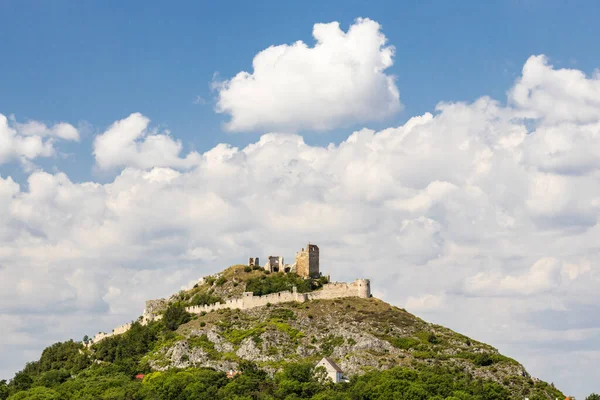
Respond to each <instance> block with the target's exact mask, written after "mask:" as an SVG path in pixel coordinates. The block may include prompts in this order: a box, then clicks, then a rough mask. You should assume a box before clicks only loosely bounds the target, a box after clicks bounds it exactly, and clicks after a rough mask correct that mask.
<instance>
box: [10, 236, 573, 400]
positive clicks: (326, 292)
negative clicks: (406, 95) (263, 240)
mask: <svg viewBox="0 0 600 400" xmlns="http://www.w3.org/2000/svg"><path fill="white" fill-rule="evenodd" d="M334 382H335V383H334ZM337 382H339V383H337ZM3 391H4V393H5V394H6V396H4V397H2V396H3V395H2V393H3ZM9 394H10V397H9V398H10V399H11V400H13V399H38V398H40V399H41V398H43V399H47V398H48V399H53V398H56V399H63V398H64V399H86V398H89V399H97V398H101V399H204V398H206V399H208V398H210V399H229V398H238V399H297V398H320V399H392V398H393V399H423V400H425V399H438V400H439V399H445V400H456V399H459V400H461V399H463V400H464V399H473V400H475V399H477V400H479V399H498V400H500V399H513V398H514V399H522V398H524V397H527V398H529V399H532V400H533V399H544V400H545V399H550V400H552V399H555V398H564V396H563V395H562V393H560V391H559V390H557V389H556V388H554V386H553V385H550V384H547V383H545V382H543V381H540V380H538V379H535V378H533V377H531V376H530V375H529V374H528V373H527V371H526V370H525V368H524V367H523V366H522V365H521V364H519V363H518V362H517V361H515V360H513V359H511V358H508V357H505V356H503V355H501V354H500V353H499V352H498V351H497V350H496V349H495V348H493V347H492V346H489V345H487V344H484V343H481V342H478V341H476V340H473V339H470V338H468V337H466V336H464V335H461V334H459V333H456V332H453V331H451V330H450V329H447V328H444V327H442V326H439V325H435V324H431V323H427V322H425V321H423V320H421V319H419V318H417V317H416V316H414V315H412V314H410V313H408V312H407V311H406V310H404V309H401V308H398V307H395V306H392V305H390V304H387V303H385V302H383V301H382V300H379V299H376V298H374V297H372V295H371V287H370V281H369V280H368V279H357V280H356V281H354V282H352V283H340V282H330V279H329V277H328V276H323V275H322V274H321V272H320V271H319V261H318V247H317V246H316V245H310V244H309V246H307V247H306V250H305V249H302V251H301V252H299V253H298V254H297V256H296V262H295V263H294V264H292V265H287V264H284V262H283V258H282V257H279V256H276V257H273V256H270V257H268V261H267V263H266V265H265V266H260V264H259V262H258V259H257V258H252V259H249V262H248V264H247V265H234V266H232V267H229V268H227V269H225V270H224V271H222V272H220V273H218V274H215V275H210V276H206V277H204V278H202V279H200V280H199V282H198V283H197V284H196V285H194V287H193V288H191V289H190V290H184V291H181V292H179V293H177V294H174V295H172V296H171V297H170V298H168V299H158V300H150V301H148V302H146V309H145V310H144V313H143V314H142V315H141V316H140V317H139V318H138V320H136V321H133V322H132V323H129V324H126V325H123V326H121V327H118V328H115V329H114V330H113V331H112V332H110V333H100V334H98V335H96V336H95V337H94V338H93V339H88V338H87V337H86V338H84V341H83V342H74V341H68V342H64V343H57V344H55V345H53V346H50V347H48V348H47V349H46V350H44V352H43V353H42V356H41V358H40V360H39V361H37V362H34V363H29V364H27V366H26V367H25V368H24V369H23V370H22V371H20V372H18V373H17V374H16V375H15V378H14V379H12V380H11V381H10V383H9V384H8V385H6V384H4V386H2V385H0V400H1V399H4V398H6V397H7V396H8V395H9Z"/></svg>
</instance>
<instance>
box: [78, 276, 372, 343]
mask: <svg viewBox="0 0 600 400" xmlns="http://www.w3.org/2000/svg"><path fill="white" fill-rule="evenodd" d="M342 297H361V298H369V297H371V282H370V281H369V280H368V279H357V280H355V281H354V282H352V283H345V282H333V283H327V284H325V285H323V288H322V289H321V290H316V291H314V292H309V293H298V292H297V290H296V288H295V287H294V288H293V289H292V291H289V290H286V291H283V292H278V293H271V294H267V295H264V296H254V294H252V292H244V294H243V295H242V297H239V298H236V299H229V300H227V301H226V302H225V303H223V304H221V303H215V304H209V305H204V306H192V307H186V311H187V312H189V313H192V314H200V313H202V312H210V311H215V310H220V309H223V308H232V309H235V308H239V309H240V310H247V309H249V308H255V307H261V306H266V305H267V304H278V303H288V302H291V301H296V302H300V303H302V302H305V301H310V300H329V299H339V298H342ZM166 305H167V301H166V300H165V299H159V300H149V301H147V302H146V309H145V310H144V313H143V315H142V318H141V320H140V323H141V324H142V325H146V324H147V323H148V322H150V321H155V320H159V319H161V318H162V315H160V314H159V315H157V314H156V312H157V311H158V310H161V309H164V308H166ZM131 325H132V324H130V323H129V324H125V325H121V326H118V327H116V328H115V329H113V331H112V332H111V333H104V332H100V333H98V334H97V335H96V336H94V338H93V339H92V340H91V341H90V342H88V346H90V345H92V344H93V343H98V342H99V341H101V340H103V339H106V338H107V337H111V336H114V335H120V334H122V333H125V332H127V331H128V330H129V329H131Z"/></svg>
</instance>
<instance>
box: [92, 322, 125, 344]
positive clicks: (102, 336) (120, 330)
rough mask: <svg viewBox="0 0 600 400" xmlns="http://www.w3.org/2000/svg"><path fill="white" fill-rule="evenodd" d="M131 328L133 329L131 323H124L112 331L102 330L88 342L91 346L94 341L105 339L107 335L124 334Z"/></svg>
mask: <svg viewBox="0 0 600 400" xmlns="http://www.w3.org/2000/svg"><path fill="white" fill-rule="evenodd" d="M130 329H131V324H124V325H121V326H117V327H116V328H115V329H113V330H112V332H110V333H105V332H100V333H98V334H96V336H94V337H93V338H92V339H91V340H90V341H89V342H88V346H90V345H92V344H94V343H98V342H99V341H101V340H103V339H106V338H107V337H111V336H114V335H120V334H123V333H125V332H127V331H128V330H130Z"/></svg>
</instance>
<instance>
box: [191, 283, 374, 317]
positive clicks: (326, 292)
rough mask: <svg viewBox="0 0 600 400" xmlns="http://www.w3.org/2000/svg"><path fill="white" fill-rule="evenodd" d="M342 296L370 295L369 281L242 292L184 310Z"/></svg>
mask: <svg viewBox="0 0 600 400" xmlns="http://www.w3.org/2000/svg"><path fill="white" fill-rule="evenodd" d="M342 297H362V298H369V297H371V288H370V282H369V280H368V279H358V280H356V281H354V282H352V283H344V282H336V283H328V284H325V285H323V289H321V290H317V291H314V292H309V293H298V292H297V291H296V288H294V289H293V290H292V291H289V290H286V291H283V292H278V293H271V294H267V295H264V296H254V295H253V294H252V292H244V294H243V296H242V297H239V298H236V299H230V300H227V301H226V302H225V303H215V304H208V305H202V306H192V307H186V311H187V312H189V313H192V314H200V313H202V312H210V311H215V310H221V309H224V308H232V309H235V308H239V309H240V310H247V309H250V308H255V307H261V306H265V305H267V304H269V303H270V304H278V303H288V302H291V301H295V302H300V303H302V302H305V301H310V300H318V299H323V300H326V299H338V298H342Z"/></svg>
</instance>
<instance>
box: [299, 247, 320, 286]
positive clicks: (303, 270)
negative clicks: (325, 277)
mask: <svg viewBox="0 0 600 400" xmlns="http://www.w3.org/2000/svg"><path fill="white" fill-rule="evenodd" d="M296 273H297V274H298V275H299V276H301V277H303V278H318V277H319V275H320V271H319V247H318V246H317V245H315V244H310V243H309V244H308V245H306V250H305V249H302V251H299V252H298V253H296Z"/></svg>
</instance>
